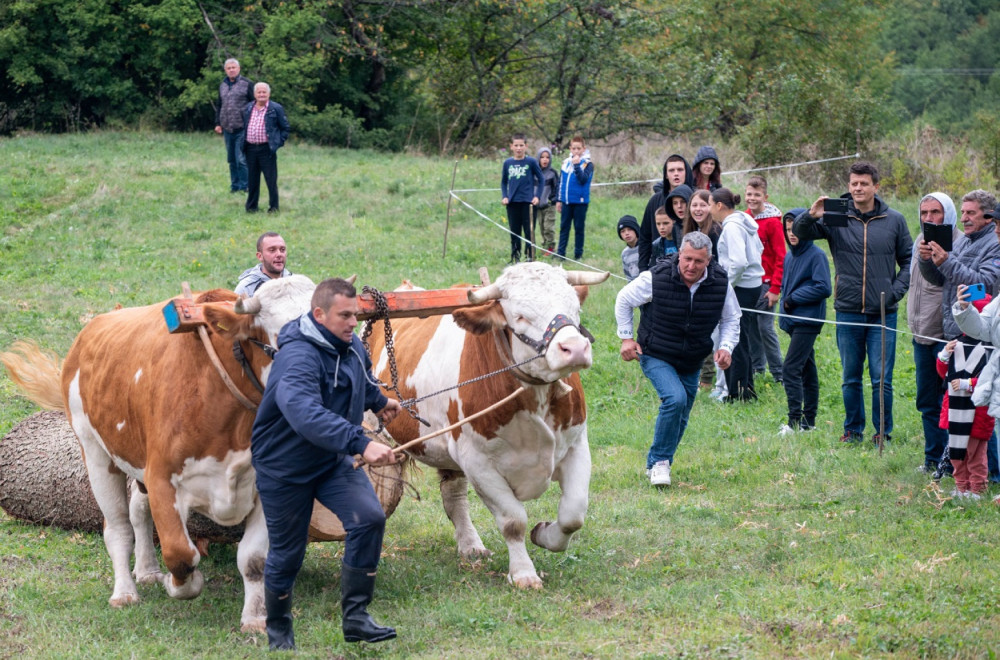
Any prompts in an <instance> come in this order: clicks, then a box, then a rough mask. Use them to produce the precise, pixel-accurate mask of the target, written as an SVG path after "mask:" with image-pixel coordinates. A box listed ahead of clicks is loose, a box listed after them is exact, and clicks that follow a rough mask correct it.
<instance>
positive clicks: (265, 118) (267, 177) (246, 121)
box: [243, 82, 292, 213]
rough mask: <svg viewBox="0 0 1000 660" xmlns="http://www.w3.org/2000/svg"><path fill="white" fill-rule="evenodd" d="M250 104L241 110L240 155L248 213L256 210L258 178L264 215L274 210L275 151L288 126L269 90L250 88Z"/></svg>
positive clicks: (261, 84)
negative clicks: (263, 187)
mask: <svg viewBox="0 0 1000 660" xmlns="http://www.w3.org/2000/svg"><path fill="white" fill-rule="evenodd" d="M253 96H254V98H255V99H256V101H254V102H253V103H247V105H246V107H245V108H243V125H244V126H246V135H245V137H244V140H243V152H244V153H245V154H246V158H247V177H248V180H247V204H246V209H247V212H248V213H255V212H256V211H257V202H258V200H259V199H260V175H261V174H263V175H264V182H265V183H266V184H267V198H268V199H267V201H268V207H267V212H268V213H276V212H277V211H278V158H277V153H278V149H280V148H281V147H282V145H284V144H285V140H287V139H288V133H289V132H290V131H291V130H292V127H291V126H290V125H289V123H288V117H287V116H285V109H284V108H282V107H281V104H280V103H275V102H274V101H272V100H271V87H270V85H268V84H267V83H264V82H259V83H257V84H256V85H254V86H253Z"/></svg>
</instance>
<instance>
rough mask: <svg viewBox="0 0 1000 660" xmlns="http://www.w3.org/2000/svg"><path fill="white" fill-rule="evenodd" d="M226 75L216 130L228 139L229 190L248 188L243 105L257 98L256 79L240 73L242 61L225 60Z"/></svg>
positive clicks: (216, 110) (220, 96)
mask: <svg viewBox="0 0 1000 660" xmlns="http://www.w3.org/2000/svg"><path fill="white" fill-rule="evenodd" d="M223 68H224V69H225V71H226V76H225V77H224V78H223V79H222V82H220V83H219V102H218V103H217V104H216V106H215V132H216V133H218V134H219V135H221V136H222V138H223V139H224V140H225V142H226V160H228V161H229V192H234V193H238V192H246V191H247V158H246V155H244V153H243V150H242V149H241V148H240V143H241V142H243V133H244V131H245V130H246V127H245V126H244V125H243V108H245V107H246V105H247V103H250V102H251V101H253V100H254V98H253V83H252V82H250V80H249V79H247V78H244V77H243V76H241V75H240V63H239V62H237V61H236V60H235V59H233V58H230V59H228V60H226V63H225V65H224V67H223Z"/></svg>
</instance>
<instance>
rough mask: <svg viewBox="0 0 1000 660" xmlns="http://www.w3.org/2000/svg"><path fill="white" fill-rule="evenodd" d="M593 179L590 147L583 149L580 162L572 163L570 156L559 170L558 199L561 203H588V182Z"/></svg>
mask: <svg viewBox="0 0 1000 660" xmlns="http://www.w3.org/2000/svg"><path fill="white" fill-rule="evenodd" d="M593 179H594V163H593V161H592V160H591V159H590V149H584V150H583V154H582V155H581V156H580V162H579V163H577V164H576V165H574V164H573V157H572V156H570V157H568V158H567V159H566V160H564V161H563V164H562V167H561V168H560V170H559V201H560V202H562V203H563V204H589V203H590V183H591V181H593Z"/></svg>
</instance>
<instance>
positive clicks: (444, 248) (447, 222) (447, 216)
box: [441, 160, 458, 259]
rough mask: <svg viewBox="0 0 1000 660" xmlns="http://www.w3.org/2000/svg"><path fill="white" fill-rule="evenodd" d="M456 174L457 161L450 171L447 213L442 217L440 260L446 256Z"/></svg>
mask: <svg viewBox="0 0 1000 660" xmlns="http://www.w3.org/2000/svg"><path fill="white" fill-rule="evenodd" d="M456 174H458V161H457V160H456V161H455V167H454V168H453V169H452V170H451V188H448V212H447V213H445V216H444V242H443V243H442V245H441V258H442V259H444V258H445V256H447V255H448V225H450V224H451V200H452V199H454V195H453V194H452V192H451V191H452V190H454V189H455V175H456Z"/></svg>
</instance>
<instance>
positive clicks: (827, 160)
mask: <svg viewBox="0 0 1000 660" xmlns="http://www.w3.org/2000/svg"><path fill="white" fill-rule="evenodd" d="M848 158H861V154H860V153H853V154H847V155H844V156H834V157H832V158H820V159H817V160H803V161H799V162H797V163H786V164H784V165H770V166H768V167H751V168H748V169H745V170H731V171H728V172H720V175H722V176H729V175H733V174H747V173H749V172H767V171H769V170H781V169H786V168H791V167H803V166H805V165H817V164H819V163H832V162H834V161H837V160H847V159H848ZM661 180H662V179H636V180H634V181H606V182H604V183H593V184H591V186H590V187H591V188H603V187H607V186H634V185H636V184H640V183H656V182H658V181H661ZM448 192H451V193H477V192H500V188H459V189H455V190H449V191H448Z"/></svg>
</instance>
